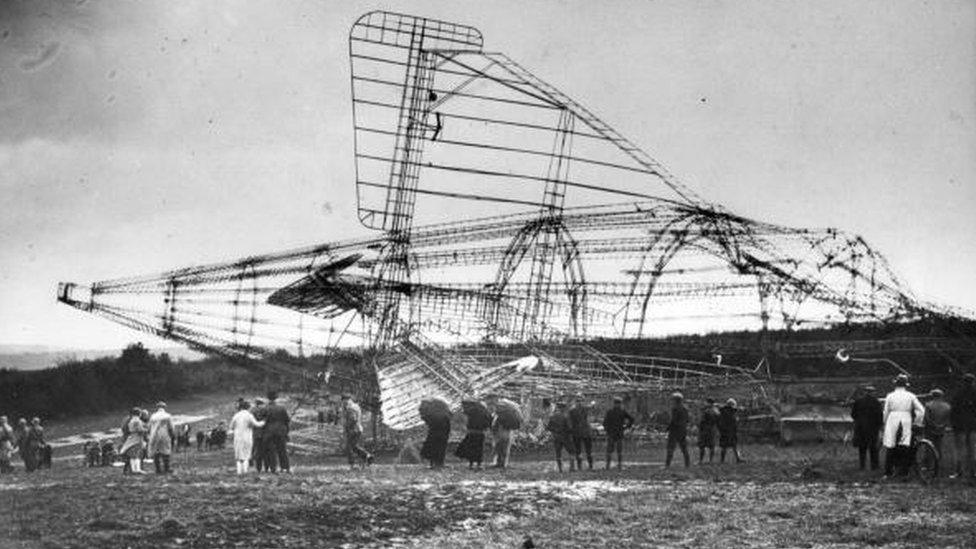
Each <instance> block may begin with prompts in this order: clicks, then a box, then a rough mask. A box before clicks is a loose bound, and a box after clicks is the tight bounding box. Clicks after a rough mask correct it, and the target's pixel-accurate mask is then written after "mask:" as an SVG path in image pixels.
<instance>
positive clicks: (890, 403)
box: [883, 374, 925, 477]
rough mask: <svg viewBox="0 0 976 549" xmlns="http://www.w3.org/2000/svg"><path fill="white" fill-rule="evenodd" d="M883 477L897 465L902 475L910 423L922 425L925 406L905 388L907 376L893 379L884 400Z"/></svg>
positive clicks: (907, 458)
mask: <svg viewBox="0 0 976 549" xmlns="http://www.w3.org/2000/svg"><path fill="white" fill-rule="evenodd" d="M883 413H884V447H885V477H891V475H892V473H893V472H894V470H895V469H896V468H897V469H898V473H899V474H901V475H904V474H907V473H908V466H909V464H910V460H911V444H912V424H913V423H916V424H918V425H922V424H923V422H924V419H925V408H924V407H923V406H922V403H921V402H919V400H918V397H916V396H915V395H914V394H913V393H912V392H911V391H909V390H908V376H906V375H905V374H900V375H899V376H898V377H896V378H895V388H894V390H893V391H891V392H890V393H888V396H886V397H885V401H884V412H883Z"/></svg>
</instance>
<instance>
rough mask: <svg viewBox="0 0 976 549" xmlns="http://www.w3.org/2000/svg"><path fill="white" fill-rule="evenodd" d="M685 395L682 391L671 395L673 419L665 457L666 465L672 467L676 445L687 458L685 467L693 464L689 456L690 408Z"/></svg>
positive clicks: (669, 429) (670, 423)
mask: <svg viewBox="0 0 976 549" xmlns="http://www.w3.org/2000/svg"><path fill="white" fill-rule="evenodd" d="M684 400H685V397H684V395H682V394H681V393H674V394H672V395H671V421H669V422H668V447H667V455H666V457H665V458H664V466H665V467H671V459H672V458H673V457H674V447H675V446H677V447H678V448H681V454H682V455H683V456H684V458H685V467H690V466H691V458H690V457H689V456H688V417H689V416H688V408H687V407H685V402H684Z"/></svg>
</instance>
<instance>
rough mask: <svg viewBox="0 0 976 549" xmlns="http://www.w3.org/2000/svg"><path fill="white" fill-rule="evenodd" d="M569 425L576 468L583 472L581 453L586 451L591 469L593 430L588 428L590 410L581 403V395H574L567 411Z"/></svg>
mask: <svg viewBox="0 0 976 549" xmlns="http://www.w3.org/2000/svg"><path fill="white" fill-rule="evenodd" d="M569 424H570V427H571V428H572V433H573V453H574V454H575V456H576V467H577V468H579V470H581V471H582V470H583V458H582V455H581V454H582V452H583V451H584V450H585V451H586V462H587V463H588V464H589V466H590V469H593V430H592V428H591V427H590V408H589V406H587V405H586V403H584V402H583V395H582V394H580V393H577V394H576V397H575V398H574V399H573V407H572V408H570V409H569Z"/></svg>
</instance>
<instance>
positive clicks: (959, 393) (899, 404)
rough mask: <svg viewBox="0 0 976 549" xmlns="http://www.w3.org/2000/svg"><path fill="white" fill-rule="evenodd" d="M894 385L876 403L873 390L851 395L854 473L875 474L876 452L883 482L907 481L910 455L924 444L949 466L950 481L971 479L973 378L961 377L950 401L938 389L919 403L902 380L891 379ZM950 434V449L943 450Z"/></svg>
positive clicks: (974, 468) (975, 428) (975, 424)
mask: <svg viewBox="0 0 976 549" xmlns="http://www.w3.org/2000/svg"><path fill="white" fill-rule="evenodd" d="M894 385H895V388H894V390H892V391H891V392H890V393H888V394H887V395H886V396H885V397H884V399H880V400H879V399H878V397H877V396H876V389H875V388H874V387H873V386H865V387H861V388H859V389H858V391H857V393H856V394H855V398H854V401H853V403H852V404H851V418H852V419H853V420H854V437H853V443H854V446H855V447H857V449H858V462H859V466H860V468H861V469H862V470H863V469H865V467H866V466H867V465H868V463H870V468H871V470H877V469H878V468H879V466H880V463H879V461H880V460H879V453H880V451H879V449H880V447H884V449H885V465H884V476H885V477H886V478H891V477H896V476H898V477H904V476H907V475H908V474H909V472H910V470H911V467H912V465H913V460H914V456H915V454H914V451H913V449H914V448H915V445H916V443H917V441H918V440H920V439H923V438H924V439H926V440H928V441H929V442H931V443H932V445H933V446H934V447H935V449H936V452H937V453H938V455H939V456H940V457H942V458H945V459H946V460H947V461H949V462H950V463H951V464H952V465H953V467H952V476H964V475H965V476H969V477H972V476H974V475H976V462H974V456H973V453H974V450H973V443H974V442H976V440H974V439H976V436H974V433H976V376H973V374H966V375H965V376H963V378H962V383H961V385H960V386H959V387H958V388H957V389H956V390H955V391H954V394H953V396H952V398H951V401H950V400H949V399H947V398H946V395H945V391H943V390H942V389H939V388H936V389H933V390H931V391H929V393H928V394H926V395H923V396H922V398H919V396H917V395H915V394H914V393H912V392H911V391H910V390H909V380H908V376H907V375H899V376H898V377H897V378H895V381H894ZM923 400H925V401H926V402H925V403H924V404H923V402H922V401H923ZM950 434H951V435H952V440H953V444H946V443H945V440H946V439H947V437H948V436H949V435H950ZM879 439H880V440H879Z"/></svg>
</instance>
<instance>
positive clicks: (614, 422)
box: [603, 396, 634, 469]
mask: <svg viewBox="0 0 976 549" xmlns="http://www.w3.org/2000/svg"><path fill="white" fill-rule="evenodd" d="M633 426H634V416H632V415H630V414H629V413H628V412H627V410H624V399H622V398H620V397H619V396H615V397H613V408H610V409H609V410H607V413H606V415H605V416H603V430H604V432H606V434H607V469H609V468H610V457H611V455H612V454H613V451H614V450H616V451H617V469H622V468H623V466H624V465H623V463H624V461H623V450H624V431H626V430H627V429H630V428H631V427H633Z"/></svg>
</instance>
